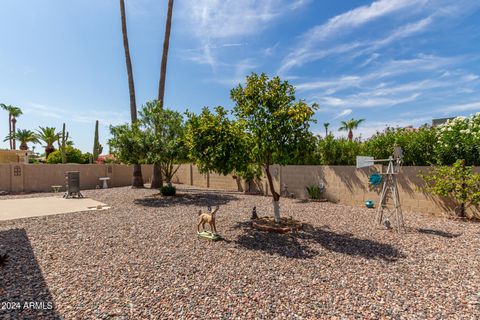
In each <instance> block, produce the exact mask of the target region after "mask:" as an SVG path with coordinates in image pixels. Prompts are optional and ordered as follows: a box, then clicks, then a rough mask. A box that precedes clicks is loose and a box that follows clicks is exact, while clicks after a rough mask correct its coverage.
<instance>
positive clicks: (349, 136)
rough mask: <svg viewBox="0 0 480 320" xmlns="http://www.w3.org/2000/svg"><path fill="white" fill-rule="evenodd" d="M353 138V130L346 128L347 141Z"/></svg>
mask: <svg viewBox="0 0 480 320" xmlns="http://www.w3.org/2000/svg"><path fill="white" fill-rule="evenodd" d="M352 140H353V132H352V130H351V129H350V130H348V141H352Z"/></svg>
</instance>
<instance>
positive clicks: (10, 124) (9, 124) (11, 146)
mask: <svg viewBox="0 0 480 320" xmlns="http://www.w3.org/2000/svg"><path fill="white" fill-rule="evenodd" d="M8 136H9V137H10V139H9V140H8V142H9V143H10V150H12V149H13V144H12V114H11V113H9V114H8Z"/></svg>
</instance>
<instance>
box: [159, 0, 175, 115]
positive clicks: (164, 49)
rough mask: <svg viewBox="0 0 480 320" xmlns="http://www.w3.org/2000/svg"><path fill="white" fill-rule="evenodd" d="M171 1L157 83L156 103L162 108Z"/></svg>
mask: <svg viewBox="0 0 480 320" xmlns="http://www.w3.org/2000/svg"><path fill="white" fill-rule="evenodd" d="M172 12H173V0H168V12H167V21H166V23H165V37H164V39H163V53H162V63H161V66H160V81H159V83H158V99H157V100H158V101H159V102H160V103H161V107H162V108H163V97H164V96H165V79H166V76H167V60H168V47H169V46H170V30H171V29H172Z"/></svg>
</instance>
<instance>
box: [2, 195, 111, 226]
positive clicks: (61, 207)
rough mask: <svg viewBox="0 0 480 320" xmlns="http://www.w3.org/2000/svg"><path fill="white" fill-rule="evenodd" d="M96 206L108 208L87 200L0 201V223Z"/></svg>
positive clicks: (53, 198)
mask: <svg viewBox="0 0 480 320" xmlns="http://www.w3.org/2000/svg"><path fill="white" fill-rule="evenodd" d="M98 206H102V209H108V208H109V207H106V205H105V204H104V203H102V202H99V201H95V200H93V199H88V198H83V199H64V198H60V197H42V198H26V199H7V200H0V221H2V220H13V219H22V218H30V217H40V216H48V215H54V214H60V213H71V212H80V211H87V210H97V207H98Z"/></svg>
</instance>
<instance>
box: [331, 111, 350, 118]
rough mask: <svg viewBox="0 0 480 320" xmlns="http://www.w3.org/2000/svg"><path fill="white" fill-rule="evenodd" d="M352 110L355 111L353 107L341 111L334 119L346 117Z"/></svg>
mask: <svg viewBox="0 0 480 320" xmlns="http://www.w3.org/2000/svg"><path fill="white" fill-rule="evenodd" d="M352 112H353V110H352V109H345V110H343V111H342V112H340V113H339V114H337V115H336V116H335V117H333V118H332V120H335V119H338V118H342V117H346V116H348V115H350V114H351V113H352Z"/></svg>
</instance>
